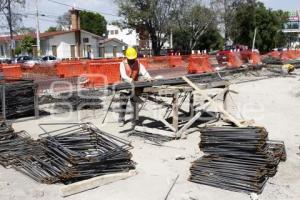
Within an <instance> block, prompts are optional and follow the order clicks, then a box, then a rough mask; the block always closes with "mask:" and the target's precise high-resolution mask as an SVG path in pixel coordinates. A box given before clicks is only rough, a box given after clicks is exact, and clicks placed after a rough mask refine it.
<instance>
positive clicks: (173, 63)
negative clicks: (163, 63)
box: [169, 56, 183, 67]
mask: <svg viewBox="0 0 300 200" xmlns="http://www.w3.org/2000/svg"><path fill="white" fill-rule="evenodd" d="M169 66H170V67H182V66H183V60H182V57H181V56H169Z"/></svg>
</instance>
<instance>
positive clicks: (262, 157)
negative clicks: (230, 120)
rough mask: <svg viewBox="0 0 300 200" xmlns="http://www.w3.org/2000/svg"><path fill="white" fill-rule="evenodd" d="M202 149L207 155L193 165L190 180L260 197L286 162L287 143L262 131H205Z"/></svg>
mask: <svg viewBox="0 0 300 200" xmlns="http://www.w3.org/2000/svg"><path fill="white" fill-rule="evenodd" d="M199 147H200V149H201V150H202V151H203V152H204V153H206V154H207V155H205V156H203V157H202V158H200V159H198V160H197V161H195V162H194V163H193V164H192V167H191V169H190V171H191V176H190V179H189V180H190V181H192V182H195V183H200V184H204V185H209V186H214V187H218V188H222V189H227V190H232V191H238V192H246V193H251V192H255V193H259V194H260V193H261V192H262V191H263V188H264V185H265V183H266V182H267V180H268V178H269V177H272V176H274V175H275V174H276V172H277V166H278V164H279V163H280V161H284V160H285V159H286V153H285V147H284V143H283V142H280V141H270V140H268V133H267V131H266V130H265V129H264V128H261V127H247V128H235V127H210V128H205V129H204V130H202V131H201V142H200V144H199Z"/></svg>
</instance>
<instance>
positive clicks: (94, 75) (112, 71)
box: [86, 63, 120, 86]
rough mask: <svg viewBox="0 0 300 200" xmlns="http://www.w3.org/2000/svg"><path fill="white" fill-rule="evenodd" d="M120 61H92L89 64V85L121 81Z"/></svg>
mask: <svg viewBox="0 0 300 200" xmlns="http://www.w3.org/2000/svg"><path fill="white" fill-rule="evenodd" d="M119 66H120V63H90V64H89V65H88V66H87V75H86V76H87V79H88V86H103V85H108V84H114V83H118V82H120V70H119Z"/></svg>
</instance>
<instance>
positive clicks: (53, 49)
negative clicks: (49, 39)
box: [52, 45, 57, 57]
mask: <svg viewBox="0 0 300 200" xmlns="http://www.w3.org/2000/svg"><path fill="white" fill-rule="evenodd" d="M52 55H53V56H55V57H57V46H56V45H53V46H52Z"/></svg>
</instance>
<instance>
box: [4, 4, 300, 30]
mask: <svg viewBox="0 0 300 200" xmlns="http://www.w3.org/2000/svg"><path fill="white" fill-rule="evenodd" d="M54 1H57V2H61V3H63V4H68V5H74V4H75V6H77V7H79V8H84V9H88V10H93V11H97V12H100V13H102V14H103V15H104V16H105V18H106V19H107V20H108V21H112V20H115V19H117V12H118V11H117V10H118V8H117V6H116V5H115V4H114V3H113V0H54ZM261 1H262V2H264V3H265V4H266V6H267V7H270V8H273V9H283V10H287V11H293V10H300V1H299V0H261ZM34 2H35V0H27V3H26V7H25V12H24V13H29V14H32V13H34V12H35V4H34ZM69 9H70V7H68V6H64V5H59V4H57V3H53V2H51V0H39V10H40V13H41V14H45V15H47V16H46V17H41V20H40V27H41V31H44V30H46V29H47V28H48V27H49V26H55V25H56V22H55V21H56V18H57V16H60V15H61V14H63V13H64V12H67V11H68V10H69ZM106 13H107V14H111V15H107V14H106ZM23 23H24V25H25V26H29V27H30V26H31V27H35V19H34V16H32V15H31V16H29V17H28V18H24V19H23ZM0 32H1V31H0Z"/></svg>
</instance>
